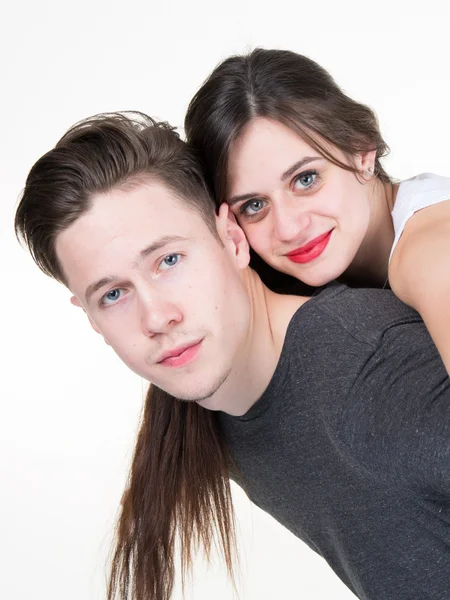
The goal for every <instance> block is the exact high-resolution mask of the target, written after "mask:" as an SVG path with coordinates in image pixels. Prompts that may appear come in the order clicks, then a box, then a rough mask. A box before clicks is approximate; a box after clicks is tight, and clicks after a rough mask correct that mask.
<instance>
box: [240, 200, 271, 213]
mask: <svg viewBox="0 0 450 600" xmlns="http://www.w3.org/2000/svg"><path fill="white" fill-rule="evenodd" d="M265 206H266V202H265V201H264V200H257V199H255V200H249V201H248V202H244V204H243V205H242V206H241V208H240V210H239V212H240V214H241V215H246V216H248V217H251V216H252V215H256V214H258V213H259V212H260V211H261V210H262V209H263V208H264V207H265Z"/></svg>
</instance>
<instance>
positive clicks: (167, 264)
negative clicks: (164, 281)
mask: <svg viewBox="0 0 450 600" xmlns="http://www.w3.org/2000/svg"><path fill="white" fill-rule="evenodd" d="M180 258H181V254H168V255H167V256H165V257H164V258H163V259H162V261H161V262H160V263H159V268H160V270H162V271H167V269H170V268H172V267H174V266H175V265H176V264H177V263H178V262H179V260H180Z"/></svg>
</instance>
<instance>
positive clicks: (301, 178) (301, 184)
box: [294, 171, 317, 190]
mask: <svg viewBox="0 0 450 600" xmlns="http://www.w3.org/2000/svg"><path fill="white" fill-rule="evenodd" d="M316 177H317V171H305V172H304V173H300V175H297V177H295V178H294V187H296V188H297V189H302V190H305V189H307V188H309V187H311V186H312V185H313V183H314V182H315V180H316Z"/></svg>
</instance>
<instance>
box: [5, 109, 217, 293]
mask: <svg viewBox="0 0 450 600" xmlns="http://www.w3.org/2000/svg"><path fill="white" fill-rule="evenodd" d="M145 179H147V180H148V179H154V180H155V179H156V180H158V181H160V182H161V183H162V184H163V185H165V186H167V187H168V188H169V189H170V190H172V191H173V192H174V194H175V195H176V196H177V197H178V198H179V199H180V200H182V201H184V202H185V204H186V206H187V207H189V208H191V209H193V210H196V211H197V212H199V213H200V214H201V215H202V217H203V218H204V220H205V222H206V223H207V225H208V227H209V228H210V230H211V231H212V232H213V233H214V234H216V228H215V218H214V208H213V206H212V203H211V198H210V195H209V193H208V190H207V188H206V186H205V183H204V180H203V176H202V171H201V168H200V166H199V164H198V161H197V159H196V157H195V152H194V151H193V150H192V149H191V150H188V149H187V148H186V145H185V143H184V142H183V141H182V140H181V139H180V138H179V136H178V134H177V133H176V132H175V130H174V128H173V127H171V126H170V125H169V124H168V123H166V122H156V121H154V120H153V119H152V118H151V117H149V116H147V115H145V114H143V113H138V112H133V113H106V114H100V115H95V116H94V117H91V118H89V119H85V120H83V121H81V122H79V123H77V124H76V125H74V126H73V127H72V128H71V129H69V131H68V132H67V133H66V134H65V135H64V136H63V137H62V138H61V139H60V140H59V142H58V143H57V144H56V146H55V148H53V149H52V150H50V151H49V152H47V154H44V156H42V157H41V158H40V159H39V160H38V161H37V162H36V163H35V164H34V166H33V167H32V169H31V170H30V173H29V174H28V177H27V180H26V184H25V189H24V191H23V194H22V198H21V200H20V202H19V206H18V208H17V212H16V217H15V230H16V235H17V236H18V237H19V238H22V239H23V240H24V242H25V243H26V245H27V246H28V249H29V250H30V252H31V255H32V257H33V259H34V260H35V262H36V264H37V265H38V267H39V268H40V269H41V270H42V271H44V273H46V274H47V275H50V276H51V277H54V278H55V279H57V280H58V281H60V282H61V283H64V284H66V283H67V282H66V278H65V276H64V273H63V271H62V268H61V265H60V264H59V261H58V258H57V256H56V252H55V239H56V236H57V235H58V233H60V232H61V231H63V230H64V229H66V228H67V227H68V226H69V225H70V224H71V223H73V222H74V221H76V219H78V218H79V217H80V216H81V215H82V214H84V213H85V212H87V211H88V210H89V208H90V205H91V200H92V197H93V196H94V195H95V194H99V193H102V192H107V191H109V190H111V189H113V188H120V187H122V186H125V185H130V184H133V183H139V182H141V181H144V180H145Z"/></svg>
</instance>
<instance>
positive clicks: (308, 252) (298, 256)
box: [286, 229, 333, 263]
mask: <svg viewBox="0 0 450 600" xmlns="http://www.w3.org/2000/svg"><path fill="white" fill-rule="evenodd" d="M332 232H333V230H332V229H331V230H330V231H327V232H326V233H323V234H322V235H319V236H317V237H316V238H314V239H313V240H311V241H310V242H308V243H307V244H304V245H303V246H300V248H296V249H295V250H292V252H288V253H287V254H286V256H287V258H289V259H290V260H291V261H292V262H296V263H307V262H310V261H311V260H314V259H315V258H317V257H318V256H320V255H321V254H322V252H323V251H324V250H325V248H326V247H327V244H328V242H329V241H330V237H331V234H332Z"/></svg>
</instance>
